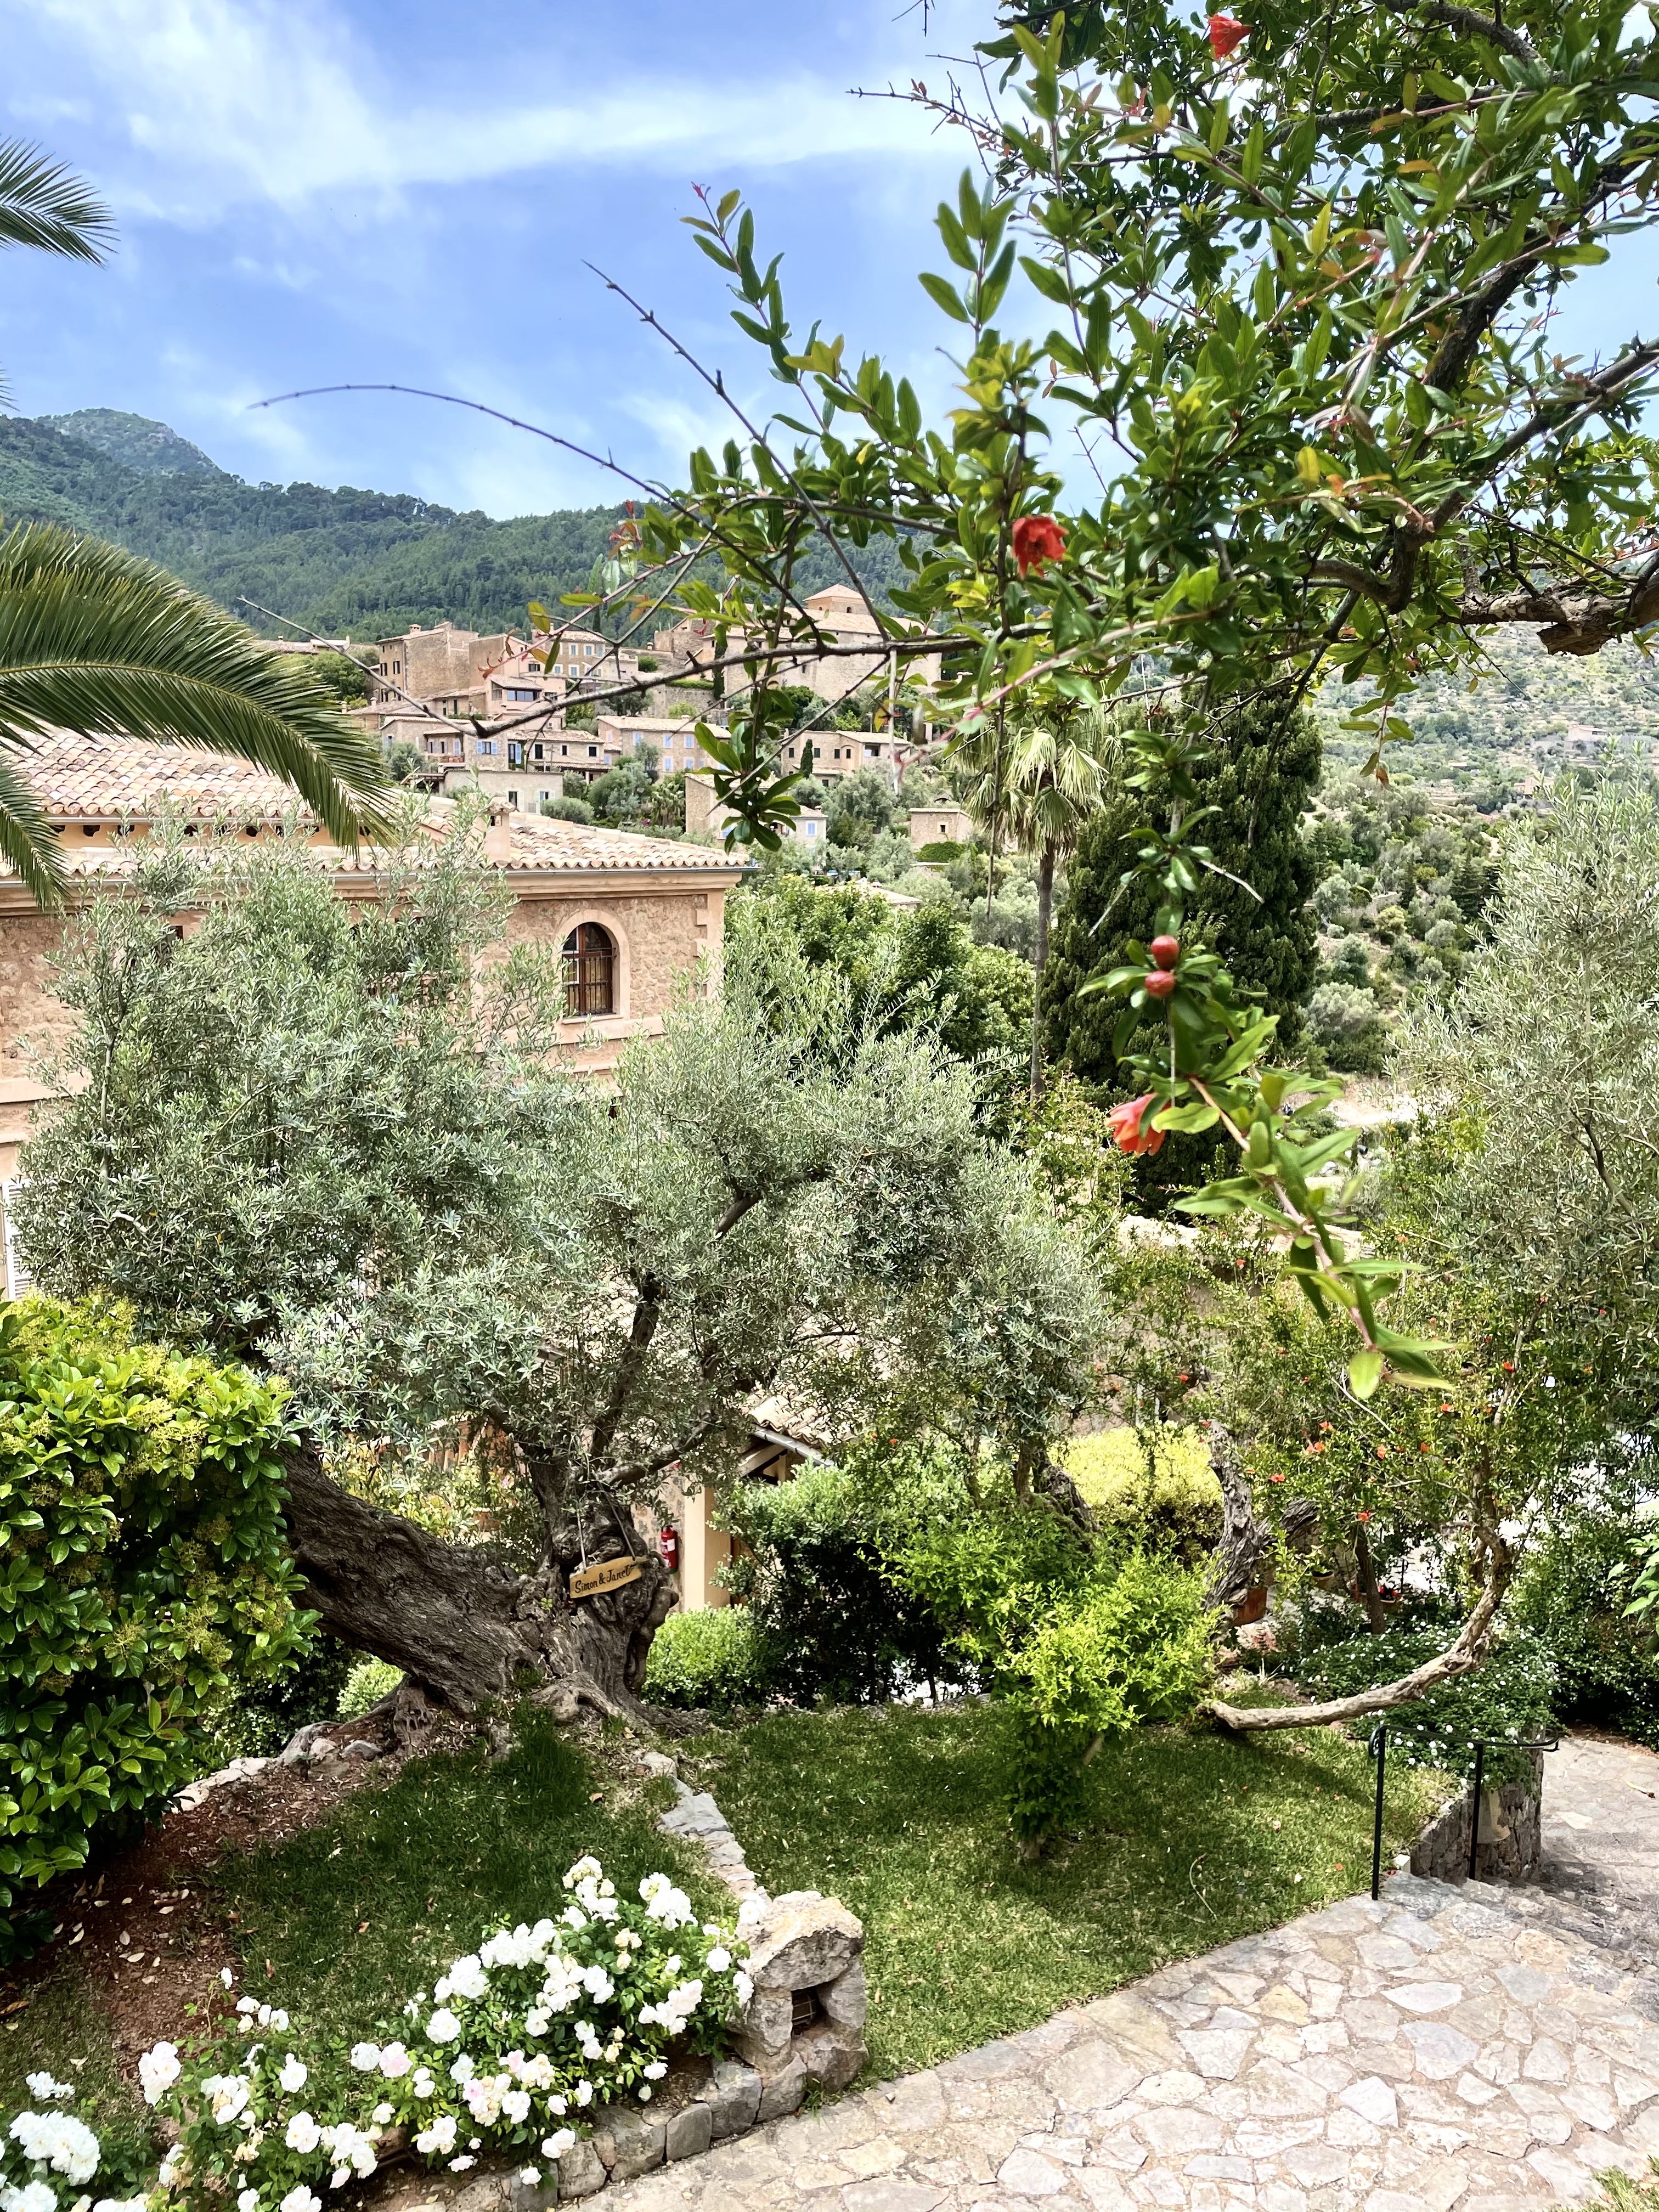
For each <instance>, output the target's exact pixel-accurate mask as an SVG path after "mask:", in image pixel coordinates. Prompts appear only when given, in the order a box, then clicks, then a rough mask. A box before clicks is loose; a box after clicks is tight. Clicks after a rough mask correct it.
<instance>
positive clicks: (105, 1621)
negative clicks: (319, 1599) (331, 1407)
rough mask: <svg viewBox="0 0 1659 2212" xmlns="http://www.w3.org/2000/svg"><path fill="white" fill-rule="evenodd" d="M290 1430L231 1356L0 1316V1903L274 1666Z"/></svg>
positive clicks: (282, 1635)
mask: <svg viewBox="0 0 1659 2212" xmlns="http://www.w3.org/2000/svg"><path fill="white" fill-rule="evenodd" d="M287 1429H288V1423H287V1420H286V1419H285V1417H284V1413H283V1387H282V1385H281V1384H280V1383H270V1382H268V1381H265V1382H262V1381H260V1380H258V1378H256V1377H255V1376H252V1375H251V1374H249V1373H247V1372H246V1370H244V1369H242V1368H240V1367H220V1366H216V1365H215V1364H213V1363H212V1362H211V1361H209V1360H206V1359H197V1358H183V1357H181V1356H180V1355H179V1354H178V1353H176V1352H167V1351H164V1350H162V1349H161V1347H159V1346H155V1345H133V1344H130V1343H129V1342H127V1341H126V1340H125V1337H124V1335H123V1334H122V1333H121V1331H120V1330H119V1329H118V1328H116V1327H115V1326H114V1325H112V1322H111V1321H110V1319H109V1317H108V1316H105V1315H99V1314H97V1313H94V1312H90V1311H88V1310H82V1309H77V1308H74V1307H66V1306H60V1305H55V1304H52V1303H51V1302H50V1301H49V1300H47V1299H45V1298H39V1297H30V1298H26V1299H22V1300H20V1301H19V1302H17V1303H16V1304H12V1305H9V1306H7V1307H6V1309H5V1310H4V1312H3V1313H0V1622H3V1629H0V1822H3V1827H0V1907H3V1906H7V1905H10V1904H12V1902H13V1901H14V1899H15V1893H16V1891H17V1889H18V1888H20V1887H21V1886H22V1885H24V1884H26V1883H32V1882H44V1881H49V1880H50V1879H51V1878H52V1876H53V1875H58V1874H61V1873H63V1872H64V1871H65V1870H66V1869H72V1868H75V1867H78V1866H80V1865H82V1863H84V1861H85V1859H86V1856H87V1850H88V1837H89V1835H90V1832H91V1831H92V1829H93V1827H94V1825H95V1824H96V1823H98V1822H100V1821H102V1820H109V1819H110V1818H111V1817H112V1816H119V1815H131V1814H142V1813H143V1811H144V1809H145V1808H147V1807H148V1806H149V1805H151V1804H153V1803H154V1802H155V1801H156V1800H157V1799H159V1798H161V1797H165V1796H166V1795H167V1792H168V1790H172V1789H174V1788H176V1787H177V1786H178V1785H179V1784H180V1783H182V1782H186V1781H188V1780H190V1779H191V1777H192V1776H193V1775H194V1774H196V1773H197V1772H199V1771H200V1770H201V1763H202V1759H203V1756H204V1742H205V1737H206V1726H207V1723H208V1722H209V1721H210V1718H211V1717H212V1716H213V1715H214V1713H215V1712H216V1710H217V1709H218V1708H219V1707H220V1706H221V1705H222V1704H223V1702H224V1700H225V1699H226V1697H227V1695H228V1690H229V1686H230V1685H231V1683H232V1682H233V1680H234V1681H238V1682H242V1681H247V1680H256V1679H258V1678H259V1677H261V1676H264V1675H270V1674H276V1673H279V1672H280V1671H281V1670H282V1668H283V1667H284V1666H285V1665H287V1664H288V1663H289V1657H290V1655H291V1653H292V1652H293V1650H294V1649H295V1645H296V1644H297V1642H298V1641H299V1639H300V1637H301V1633H302V1631H303V1627H304V1619H305V1617H304V1616H303V1615H301V1614H297V1613H295V1608H294V1595H295V1592H297V1590H298V1589H299V1587H300V1584H299V1578H298V1577H297V1576H296V1575H295V1571H294V1569H293V1567H292V1565H290V1563H289V1559H288V1557H287V1553H286V1551H285V1548H284V1545H283V1522H282V1498H283V1465H282V1461H281V1458H280V1456H279V1450H280V1447H281V1445H282V1443H283V1441H284V1440H285V1437H286V1434H287ZM0 1942H3V1923H0Z"/></svg>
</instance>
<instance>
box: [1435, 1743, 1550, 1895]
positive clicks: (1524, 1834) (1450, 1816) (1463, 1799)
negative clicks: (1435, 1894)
mask: <svg viewBox="0 0 1659 2212" xmlns="http://www.w3.org/2000/svg"><path fill="white" fill-rule="evenodd" d="M1530 1759H1531V1764H1532V1772H1531V1774H1530V1775H1529V1777H1528V1779H1527V1780H1526V1781H1524V1782H1505V1783H1504V1784H1502V1786H1501V1787H1500V1788H1498V1789H1495V1790H1482V1791H1481V1793H1480V1856H1479V1857H1478V1858H1477V1860H1476V1862H1475V1878H1476V1880H1477V1881H1521V1880H1522V1878H1523V1877H1524V1876H1526V1875H1530V1874H1534V1873H1535V1872H1536V1871H1537V1869H1538V1863H1539V1861H1540V1859H1541V1857H1542V1856H1543V1796H1544V1754H1543V1753H1542V1752H1541V1751H1534V1752H1533V1753H1530ZM1473 1817H1474V1796H1473V1793H1472V1792H1470V1791H1468V1790H1462V1791H1460V1792H1459V1793H1458V1795H1457V1796H1455V1797H1454V1798H1452V1799H1451V1800H1450V1801H1449V1802H1448V1803H1446V1804H1444V1805H1443V1806H1442V1807H1441V1808H1440V1810H1439V1811H1438V1812H1437V1814H1435V1816H1434V1818H1433V1820H1431V1821H1430V1822H1429V1825H1428V1826H1427V1827H1426V1828H1425V1829H1424V1831H1423V1832H1422V1834H1421V1835H1420V1836H1419V1838H1418V1839H1417V1841H1416V1843H1415V1844H1413V1847H1412V1855H1411V1870H1412V1872H1413V1874H1414V1875H1418V1876H1419V1877H1420V1878H1421V1879H1422V1880H1423V1881H1464V1880H1466V1879H1467V1877H1468V1871H1469V1824H1470V1821H1471V1820H1472V1819H1473Z"/></svg>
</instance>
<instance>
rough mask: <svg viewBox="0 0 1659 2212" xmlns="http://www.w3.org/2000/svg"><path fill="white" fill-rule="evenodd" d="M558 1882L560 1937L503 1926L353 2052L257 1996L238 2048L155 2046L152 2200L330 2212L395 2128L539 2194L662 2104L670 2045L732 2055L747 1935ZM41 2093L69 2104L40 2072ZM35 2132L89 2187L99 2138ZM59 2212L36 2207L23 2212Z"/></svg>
mask: <svg viewBox="0 0 1659 2212" xmlns="http://www.w3.org/2000/svg"><path fill="white" fill-rule="evenodd" d="M564 1887H565V1889H566V1891H567V1892H568V1893H569V1894H568V1899H567V1900H566V1901H565V1902H564V1904H563V1905H562V1909H561V1911H560V1915H559V1918H558V1920H557V1921H556V1922H555V1921H554V1920H553V1919H551V1918H544V1919H542V1920H539V1921H538V1922H537V1923H536V1925H535V1926H534V1927H533V1928H531V1927H528V1926H523V1925H521V1926H520V1927H517V1928H513V1929H507V1928H500V1929H496V1930H495V1932H494V1933H493V1934H492V1935H490V1936H489V1937H487V1938H486V1940H485V1941H484V1942H482V1943H480V1944H479V1946H478V1948H477V1950H476V1951H474V1952H471V1953H470V1954H467V1955H466V1956H465V1957H464V1958H459V1959H456V1960H453V1962H452V1964H451V1966H450V1967H449V1970H448V1972H447V1973H446V1974H445V1975H443V1976H442V1977H441V1978H440V1979H439V1981H438V1982H437V1984H435V1988H434V1990H433V1992H432V1996H431V1999H430V2001H428V1998H427V1996H426V1992H425V1991H424V1990H421V1991H419V1992H417V1993H416V1994H415V1995H414V1996H411V1997H410V2001H409V2002H408V2003H407V2004H406V2005H405V2006H404V2010H403V2015H402V2017H401V2018H400V2019H399V2020H398V2021H395V2022H392V2021H380V2022H378V2023H375V2024H374V2026H373V2027H372V2030H371V2033H368V2034H367V2035H364V2036H362V2038H361V2039H358V2040H357V2041H356V2042H354V2043H352V2044H351V2045H349V2047H348V2046H347V2045H345V2043H344V2041H343V2039H341V2038H339V2037H336V2036H331V2035H323V2034H318V2033H312V2032H310V2031H309V2030H308V2029H307V2027H306V2026H305V2024H304V2023H303V2022H296V2021H294V2020H291V2019H290V2018H289V2015H288V2013H287V2012H286V2011H284V2010H283V2008H282V2007H280V2006H274V2005H272V2004H271V2003H270V2002H269V1999H268V1997H266V1996H264V1995H263V1994H262V1996H260V1997H254V1996H243V1997H241V1998H240V1999H239V2000H238V2002H237V2007H236V2015H237V2016H236V2025H235V2031H234V2032H233V2033H218V2034H216V2035H211V2036H207V2037H204V2038H203V2039H200V2040H199V2041H197V2042H196V2043H194V2044H193V2045H189V2046H187V2047H186V2048H185V2050H184V2051H180V2049H179V2045H177V2044H174V2043H158V2044H156V2045H154V2046H153V2047H152V2048H151V2049H150V2050H149V2051H145V2053H144V2054H143V2057H141V2058H140V2060H139V2062H138V2075H139V2080H140V2082H141V2084H142V2085H143V2091H144V2095H145V2097H146V2099H147V2100H148V2101H149V2104H151V2105H152V2106H155V2108H156V2109H157V2111H158V2112H160V2114H161V2117H162V2118H163V2119H164V2120H166V2121H168V2122H171V2123H172V2126H173V2130H174V2132H175V2139H174V2141H173V2145H172V2148H170V2149H169V2150H168V2152H167V2156H166V2157H165V2158H164V2159H163V2160H162V2162H161V2172H160V2175H159V2177H158V2185H159V2186H160V2187H161V2189H162V2190H164V2191H166V2192H167V2194H168V2196H169V2197H170V2198H171V2199H172V2201H173V2203H177V2204H179V2205H180V2206H181V2207H182V2208H184V2212H227V2208H228V2205H229V2203H230V2202H231V2201H232V2199H233V2197H234V2202H235V2204H236V2208H237V2212H320V2207H321V2203H322V2201H323V2196H324V2193H325V2192H326V2191H338V2190H340V2189H343V2188H344V2187H345V2186H346V2185H347V2184H348V2183H349V2182H352V2181H354V2180H356V2181H362V2180H366V2179H368V2177H369V2176H370V2175H371V2174H373V2173H374V2172H376V2171H377V2170H378V2168H379V2166H380V2145H381V2144H382V2143H383V2142H384V2141H385V2139H386V2136H387V2135H388V2133H390V2132H391V2131H392V2130H405V2131H406V2132H407V2134H408V2136H409V2137H410V2140H411V2142H412V2143H413V2147H414V2148H415V2150H416V2153H417V2154H418V2155H419V2156H420V2157H422V2159H424V2160H426V2161H427V2163H428V2166H437V2165H441V2166H443V2167H444V2168H445V2169H446V2170H447V2172H451V2173H457V2174H459V2173H465V2172H467V2171H468V2169H469V2168H470V2167H471V2166H476V2165H477V2157H476V2155H475V2153H476V2152H477V2151H479V2150H482V2149H483V2148H484V2147H485V2145H486V2144H488V2145H489V2148H492V2149H494V2150H497V2151H500V2150H509V2149H510V2150H511V2151H513V2153H515V2154H516V2155H517V2156H518V2157H519V2158H520V2159H524V2158H526V2157H527V2158H530V2159H533V2160H536V2161H537V2163H536V2164H535V2165H534V2166H531V2167H528V2168H525V2169H524V2170H523V2172H524V2175H525V2178H526V2185H527V2186H529V2187H532V2188H533V2187H536V2186H538V2185H539V2184H540V2182H541V2179H542V2170H543V2163H544V2162H547V2163H550V2164H552V2165H553V2166H557V2162H558V2160H560V2159H561V2158H562V2156H563V2155H564V2154H565V2152H566V2151H568V2150H569V2149H570V2148H573V2146H574V2143H575V2142H576V2139H577V2130H578V2128H579V2127H580V2126H581V2125H582V2124H584V2123H583V2119H582V2116H583V2115H584V2114H591V2115H592V2118H598V2117H599V2112H601V2110H602V2109H603V2108H604V2106H605V2105H606V2104H607V2103H616V2102H618V2101H620V2100H622V2099H623V2098H627V2099H628V2100H629V2101H630V2102H636V2103H638V2104H649V2103H650V2101H651V2100H652V2097H653V2094H654V2093H655V2085H656V2083H657V2082H659V2081H661V2079H662V2078H663V2076H664V2075H665V2074H666V2072H667V2071H668V2061H667V2053H668V2050H669V2047H670V2045H671V2044H674V2043H676V2042H683V2043H684V2044H688V2045H690V2047H691V2048H692V2049H694V2050H696V2051H705V2052H710V2053H712V2052H716V2051H720V2050H721V2049H722V2048H723V2038H722V2035H721V2028H722V2025H723V2023H724V2022H725V2021H726V2020H727V2019H729V2018H730V2017H731V2016H732V2015H733V2014H735V2013H736V2012H737V2011H738V2009H739V2008H741V2006H743V2005H744V2003H746V2002H747V2001H748V1998H749V1996H750V1981H749V1978H748V1976H747V1974H746V1973H745V1972H744V1969H743V1966H742V1965H741V1963H740V1960H741V1950H740V1947H739V1945H738V1939H737V1936H736V1935H735V1933H734V1932H733V1931H732V1929H726V1928H722V1927H720V1926H719V1925H718V1924H717V1923H714V1922H712V1921H711V1922H709V1923H706V1924H705V1925H702V1926H699V1925H698V1923H697V1917H696V1911H694V1909H693V1907H692V1905H691V1902H690V1899H689V1898H688V1897H687V1896H686V1895H685V1893H684V1891H683V1890H680V1889H677V1888H676V1887H674V1885H673V1884H672V1882H671V1881H669V1879H668V1877H667V1876H666V1875H662V1874H652V1875H647V1876H646V1877H645V1879H644V1881H641V1884H640V1888H639V1901H638V1903H635V1902H634V1901H632V1900H629V1899H622V1898H619V1897H618V1896H617V1893H616V1890H615V1887H614V1886H613V1885H612V1883H611V1881H609V1880H608V1879H607V1878H606V1876H605V1871H604V1869H603V1868H602V1867H601V1866H600V1865H599V1861H598V1860H597V1859H593V1858H583V1859H579V1860H578V1861H577V1863H576V1864H575V1865H574V1866H573V1867H572V1868H571V1869H570V1870H569V1872H568V1874H567V1875H566V1876H565V1878H564ZM223 1978H224V1979H225V1981H226V1983H227V1985H229V1984H230V1982H231V1976H230V1972H229V1970H228V1968H227V1969H226V1970H225V1973H224V1977H223ZM30 2087H31V2088H36V2087H39V2088H40V2093H41V2094H42V2095H43V2097H44V2096H45V2095H46V2093H47V2092H48V2091H49V2092H50V2093H51V2094H52V2097H53V2099H54V2100H55V2099H56V2098H58V2097H59V2096H67V2095H69V2094H70V2093H71V2092H70V2091H69V2090H68V2089H67V2088H66V2087H64V2086H63V2085H60V2084H58V2083H55V2082H52V2081H49V2080H48V2079H47V2077H46V2076H44V2075H43V2076H40V2077H36V2079H34V2080H32V2081H31V2083H30ZM35 2120H36V2123H37V2124H35V2125H33V2126H31V2127H29V2128H24V2129H21V2132H19V2127H20V2124H19V2123H18V2122H14V2123H13V2131H14V2136H15V2139H16V2140H18V2141H19V2142H21V2147H22V2148H23V2151H24V2154H25V2156H26V2157H31V2156H32V2157H33V2160H34V2163H35V2166H36V2169H37V2172H39V2173H40V2174H42V2175H43V2176H44V2175H46V2174H49V2173H52V2172H61V2173H63V2174H64V2175H65V2176H66V2177H67V2178H68V2179H69V2180H70V2182H71V2184H77V2183H78V2184H82V2185H84V2184H85V2183H86V2182H88V2181H89V2180H90V2179H92V2178H93V2175H94V2173H95V2172H96V2171H97V2166H98V2161H99V2145H98V2142H97V2139H96V2137H95V2136H93V2134H92V2132H91V2130H89V2129H88V2128H86V2127H85V2126H84V2124H82V2123H81V2122H79V2121H77V2120H76V2119H74V2118H71V2117H70V2115H68V2114H66V2113H63V2112H48V2113H45V2114H40V2115H36V2116H35ZM11 2139H12V2138H11V2137H9V2138H8V2140H11ZM51 2188H52V2185H51V2183H50V2181H47V2183H46V2190H47V2191H51ZM144 2202H145V2200H144V2198H143V2197H137V2198H135V2199H134V2200H132V2201H131V2204H129V2205H125V2206H120V2207H117V2206H115V2205H112V2204H106V2205H103V2206H100V2207H98V2208H96V2212H142V2207H143V2203H144ZM55 2203H56V2198H55V2196H52V2195H49V2194H47V2193H43V2194H42V2195H40V2197H33V2198H32V2197H29V2196H28V2195H27V2194H26V2193H25V2194H21V2195H20V2196H19V2197H18V2199H17V2202H16V2203H15V2205H14V2206H13V2212H52V2208H53V2206H54V2204H55ZM89 2212H92V2208H89Z"/></svg>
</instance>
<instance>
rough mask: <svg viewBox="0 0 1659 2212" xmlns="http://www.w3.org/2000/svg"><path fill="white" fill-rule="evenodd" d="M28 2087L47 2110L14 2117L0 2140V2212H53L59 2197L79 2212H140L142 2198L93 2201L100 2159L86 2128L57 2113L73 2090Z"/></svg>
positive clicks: (32, 2081) (43, 2078)
mask: <svg viewBox="0 0 1659 2212" xmlns="http://www.w3.org/2000/svg"><path fill="white" fill-rule="evenodd" d="M28 2087H29V2094H30V2095H31V2096H32V2097H33V2099H34V2100H35V2101H36V2102H37V2103H38V2104H40V2105H44V2106H46V2107H47V2108H48V2109H47V2110H46V2111H45V2112H36V2111H34V2110H33V2108H29V2109H26V2110H25V2111H23V2112H19V2113H17V2114H16V2116H15V2118H14V2119H13V2120H12V2122H11V2124H10V2126H9V2128H8V2129H7V2130H6V2132H5V2134H4V2136H0V2212H58V2204H59V2203H60V2201H62V2200H63V2198H64V2197H69V2198H70V2200H71V2201H72V2202H73V2203H75V2204H76V2206H77V2207H79V2208H82V2212H143V2207H144V2203H145V2200H144V2198H143V2197H109V2196H104V2197H97V2198H95V2199H94V2196H93V2193H92V2191H93V2185H94V2183H95V2182H96V2180H97V2178H98V2171H99V2167H100V2165H101V2164H102V2163H103V2153H102V2148H101V2146H100V2143H99V2141H98V2138H97V2136H95V2135H94V2133H93V2131H92V2130H91V2129H90V2128H89V2127H88V2125H87V2124H86V2122H85V2121H84V2120H79V2119H76V2117H75V2115H74V2113H72V2112H65V2111H64V2109H63V2107H64V2104H65V2102H66V2101H67V2100H69V2099H70V2097H72V2096H73V2095H74V2094H75V2090H74V2087H73V2085H72V2084H71V2083H70V2082H68V2081H53V2080H52V2076H51V2075H50V2074H31V2075H29V2077H28Z"/></svg>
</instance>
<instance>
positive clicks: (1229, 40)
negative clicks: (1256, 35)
mask: <svg viewBox="0 0 1659 2212" xmlns="http://www.w3.org/2000/svg"><path fill="white" fill-rule="evenodd" d="M1249 35H1250V27H1249V24H1248V23H1241V22H1240V21H1239V20H1238V18H1237V15H1212V16H1211V18H1210V52H1212V54H1213V55H1214V56H1215V58H1216V59H1217V60H1218V62H1225V60H1226V58H1227V57H1228V55H1229V54H1230V53H1231V52H1232V50H1233V48H1234V47H1235V46H1237V45H1239V44H1240V43H1241V41H1243V40H1245V39H1248V38H1249Z"/></svg>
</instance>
